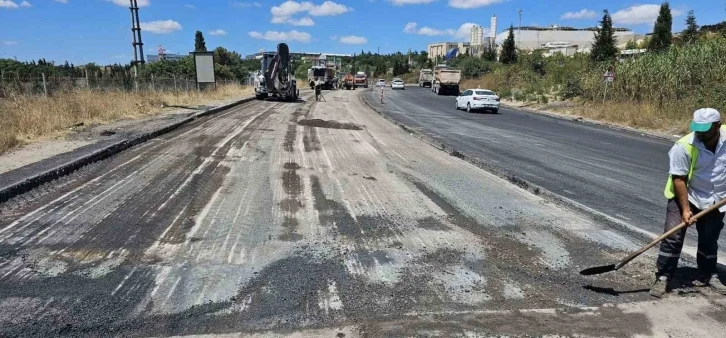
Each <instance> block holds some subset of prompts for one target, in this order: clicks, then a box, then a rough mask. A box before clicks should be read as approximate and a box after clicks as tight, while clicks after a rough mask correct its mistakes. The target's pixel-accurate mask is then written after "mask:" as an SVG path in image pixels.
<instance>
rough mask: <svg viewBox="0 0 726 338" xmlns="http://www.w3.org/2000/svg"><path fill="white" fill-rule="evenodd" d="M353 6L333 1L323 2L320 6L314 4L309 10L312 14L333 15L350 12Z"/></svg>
mask: <svg viewBox="0 0 726 338" xmlns="http://www.w3.org/2000/svg"><path fill="white" fill-rule="evenodd" d="M351 10H352V8H349V7H346V6H345V5H341V4H337V3H335V2H332V1H326V2H323V4H321V5H320V6H313V8H312V9H310V10H309V11H308V13H310V15H312V16H332V15H340V14H343V13H347V12H350V11H351Z"/></svg>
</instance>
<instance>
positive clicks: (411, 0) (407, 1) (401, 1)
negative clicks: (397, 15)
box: [389, 0, 436, 6]
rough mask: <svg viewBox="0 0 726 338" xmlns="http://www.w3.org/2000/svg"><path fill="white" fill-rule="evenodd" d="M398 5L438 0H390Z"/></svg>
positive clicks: (428, 2)
mask: <svg viewBox="0 0 726 338" xmlns="http://www.w3.org/2000/svg"><path fill="white" fill-rule="evenodd" d="M389 1H390V2H391V3H392V4H394V5H396V6H403V5H420V4H430V3H432V2H434V1H436V0H389Z"/></svg>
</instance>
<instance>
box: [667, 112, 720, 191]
mask: <svg viewBox="0 0 726 338" xmlns="http://www.w3.org/2000/svg"><path fill="white" fill-rule="evenodd" d="M721 132H722V133H723V132H726V126H721ZM694 139H695V135H694V134H693V133H690V134H688V135H686V136H683V137H681V139H680V140H678V141H676V143H678V144H680V145H682V146H683V148H686V151H687V152H688V154H690V155H691V166H690V168H688V182H687V183H691V178H693V172H694V171H695V169H696V161H697V160H698V148H697V147H695V146H694V145H693V141H694ZM663 194H664V195H665V197H666V198H667V199H673V198H674V197H676V188H675V187H674V186H673V175H668V181H667V182H666V186H665V190H664V191H663Z"/></svg>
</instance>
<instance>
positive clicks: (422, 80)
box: [418, 69, 434, 88]
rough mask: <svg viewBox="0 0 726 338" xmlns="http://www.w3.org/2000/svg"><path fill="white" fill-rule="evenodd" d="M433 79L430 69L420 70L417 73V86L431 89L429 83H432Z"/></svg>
mask: <svg viewBox="0 0 726 338" xmlns="http://www.w3.org/2000/svg"><path fill="white" fill-rule="evenodd" d="M433 79H434V74H433V71H432V70H431V69H421V71H420V72H419V73H418V86H419V87H429V88H431V83H432V82H433Z"/></svg>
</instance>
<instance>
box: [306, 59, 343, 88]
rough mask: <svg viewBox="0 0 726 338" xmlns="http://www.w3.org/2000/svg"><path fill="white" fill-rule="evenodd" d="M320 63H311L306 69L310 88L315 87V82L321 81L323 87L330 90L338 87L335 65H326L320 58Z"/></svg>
mask: <svg viewBox="0 0 726 338" xmlns="http://www.w3.org/2000/svg"><path fill="white" fill-rule="evenodd" d="M319 62H320V64H318V65H313V66H312V67H310V69H308V83H309V84H310V89H314V88H315V82H317V81H318V80H320V81H323V89H327V90H332V89H335V88H337V87H338V77H337V76H336V75H335V66H334V65H328V64H327V63H326V62H325V60H320V61H319Z"/></svg>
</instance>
